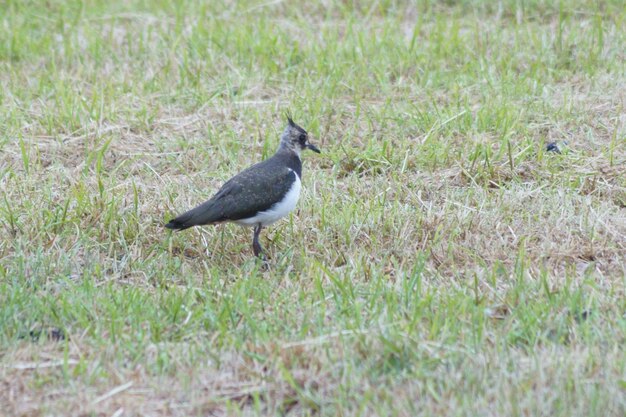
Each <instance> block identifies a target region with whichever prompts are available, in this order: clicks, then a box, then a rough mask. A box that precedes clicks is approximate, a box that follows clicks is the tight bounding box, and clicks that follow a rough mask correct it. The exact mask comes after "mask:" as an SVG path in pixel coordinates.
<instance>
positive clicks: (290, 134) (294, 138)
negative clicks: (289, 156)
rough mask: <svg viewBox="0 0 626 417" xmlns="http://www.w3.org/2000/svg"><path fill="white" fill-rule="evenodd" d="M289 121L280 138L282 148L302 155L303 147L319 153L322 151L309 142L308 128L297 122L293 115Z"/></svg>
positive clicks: (288, 118)
mask: <svg viewBox="0 0 626 417" xmlns="http://www.w3.org/2000/svg"><path fill="white" fill-rule="evenodd" d="M287 121H288V122H289V123H288V124H287V127H286V128H285V131H284V132H283V135H282V136H281V138H280V148H281V149H288V150H290V151H292V152H295V153H296V154H297V155H300V152H301V151H302V150H303V149H310V150H312V151H313V152H317V153H320V152H321V151H320V150H319V149H318V148H317V146H315V145H313V144H311V143H310V142H309V134H308V133H307V132H306V130H304V129H303V128H301V127H300V126H298V125H297V124H295V123H294V121H293V120H291V117H287Z"/></svg>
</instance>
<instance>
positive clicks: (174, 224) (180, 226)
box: [165, 218, 192, 230]
mask: <svg viewBox="0 0 626 417" xmlns="http://www.w3.org/2000/svg"><path fill="white" fill-rule="evenodd" d="M165 227H167V228H168V229H172V230H185V229H189V228H190V227H192V225H188V224H185V223H184V222H182V221H180V220H179V218H175V219H172V220H170V221H169V223H168V224H166V225H165Z"/></svg>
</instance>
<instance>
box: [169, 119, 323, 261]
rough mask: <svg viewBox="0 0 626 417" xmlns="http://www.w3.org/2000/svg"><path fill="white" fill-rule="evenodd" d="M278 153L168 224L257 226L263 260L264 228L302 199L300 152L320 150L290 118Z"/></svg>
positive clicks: (179, 227) (177, 226)
mask: <svg viewBox="0 0 626 417" xmlns="http://www.w3.org/2000/svg"><path fill="white" fill-rule="evenodd" d="M287 120H288V122H289V123H288V125H287V127H286V128H285V131H284V132H283V134H282V136H281V138H280V145H279V146H278V150H277V151H276V153H275V154H274V155H273V156H272V157H271V158H269V159H266V160H265V161H263V162H259V163H258V164H255V165H252V166H251V167H249V168H248V169H246V170H244V171H241V172H240V173H239V174H237V175H235V176H234V177H232V178H231V179H230V180H228V181H227V182H226V183H225V184H224V185H223V186H222V188H220V189H219V191H218V192H217V193H216V194H215V195H214V196H213V197H212V198H211V199H210V200H208V201H206V202H204V203H202V204H201V205H199V206H198V207H196V208H194V209H191V210H189V211H188V212H186V213H183V214H181V215H180V216H178V217H176V218H175V219H173V220H170V222H169V223H168V224H166V225H165V227H167V228H168V229H174V230H185V229H188V228H190V227H193V226H202V225H207V224H216V223H223V222H234V223H237V224H240V225H242V226H251V227H254V235H253V238H252V250H253V251H254V255H255V256H257V257H262V253H263V248H262V247H261V244H260V243H259V234H260V233H261V229H263V228H264V227H265V226H268V225H270V224H272V223H274V222H276V221H277V220H279V219H281V218H282V217H285V216H286V215H287V214H288V213H289V212H291V211H292V210H293V209H294V208H295V207H296V203H297V202H298V198H299V197H300V188H301V187H302V161H301V160H300V152H301V151H302V150H304V149H310V150H312V151H313V152H317V153H320V150H319V149H318V148H317V147H316V146H315V145H313V144H311V143H310V142H309V135H308V133H307V132H306V131H305V130H304V129H303V128H301V127H300V126H298V125H297V124H295V123H294V122H293V120H291V118H290V117H288V118H287Z"/></svg>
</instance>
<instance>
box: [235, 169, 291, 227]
mask: <svg viewBox="0 0 626 417" xmlns="http://www.w3.org/2000/svg"><path fill="white" fill-rule="evenodd" d="M295 177H296V180H295V181H294V182H293V184H292V185H291V188H290V189H289V191H288V192H287V194H285V197H284V198H283V199H282V200H281V201H279V202H278V203H276V204H274V205H273V206H272V207H270V208H269V209H267V210H265V211H260V212H258V213H257V214H256V216H254V217H250V218H248V219H240V220H235V223H237V224H241V225H243V226H256V225H257V224H259V223H261V225H262V226H267V225H270V224H272V223H274V222H276V221H277V220H279V219H281V218H283V217H285V216H286V215H287V214H289V212H290V211H292V210H293V209H294V208H296V203H297V202H298V198H300V188H302V183H301V182H300V178H299V177H298V175H295Z"/></svg>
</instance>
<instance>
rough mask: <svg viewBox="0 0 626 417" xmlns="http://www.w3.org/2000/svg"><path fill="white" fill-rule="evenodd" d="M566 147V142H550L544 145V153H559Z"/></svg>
mask: <svg viewBox="0 0 626 417" xmlns="http://www.w3.org/2000/svg"><path fill="white" fill-rule="evenodd" d="M566 145H567V142H565V141H563V142H558V141H554V142H550V143H548V144H547V145H546V152H555V153H561V150H562V149H563V148H564V147H565V146H566Z"/></svg>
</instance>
